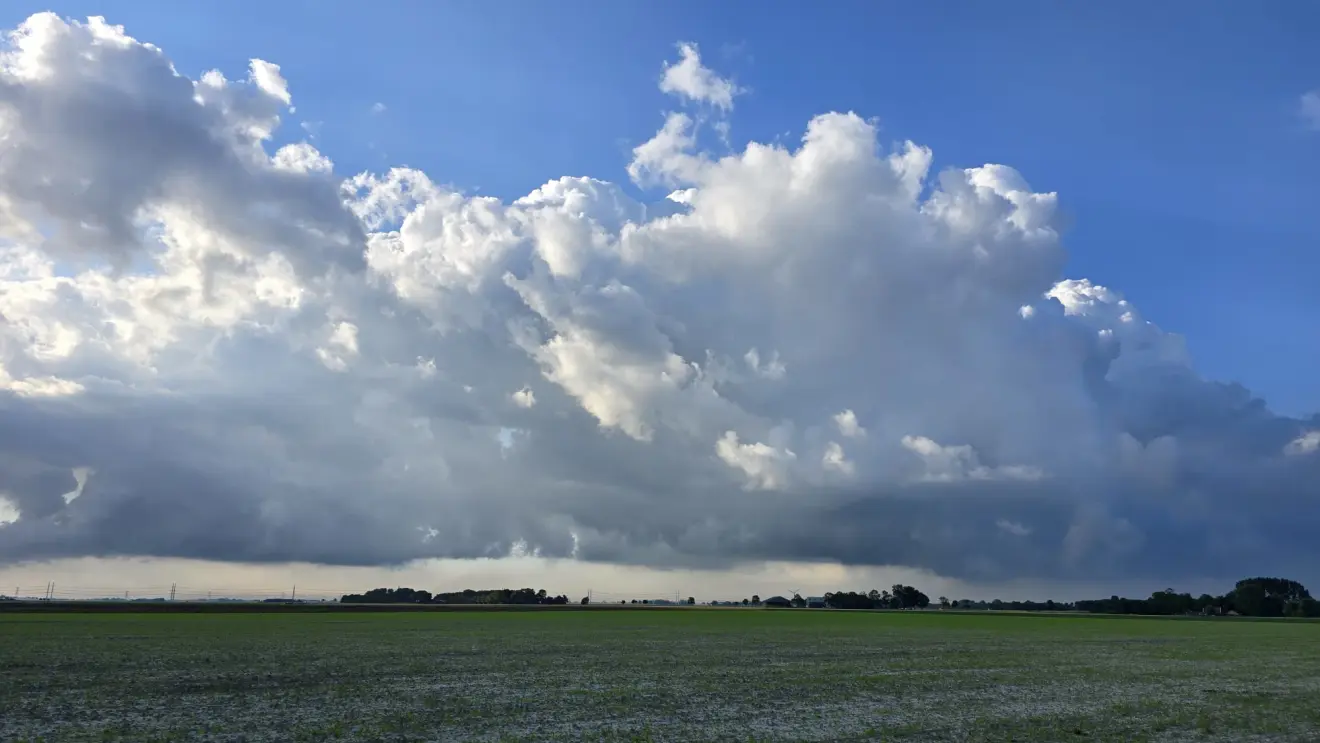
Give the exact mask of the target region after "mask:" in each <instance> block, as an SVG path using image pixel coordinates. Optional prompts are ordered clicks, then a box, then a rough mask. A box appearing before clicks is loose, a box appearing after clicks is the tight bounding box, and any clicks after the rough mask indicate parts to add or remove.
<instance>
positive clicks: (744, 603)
mask: <svg viewBox="0 0 1320 743" xmlns="http://www.w3.org/2000/svg"><path fill="white" fill-rule="evenodd" d="M749 603H751V602H750V601H748V600H747V599H743V606H747V605H748V604H749Z"/></svg>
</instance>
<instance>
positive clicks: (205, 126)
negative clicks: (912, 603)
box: [0, 15, 1320, 580]
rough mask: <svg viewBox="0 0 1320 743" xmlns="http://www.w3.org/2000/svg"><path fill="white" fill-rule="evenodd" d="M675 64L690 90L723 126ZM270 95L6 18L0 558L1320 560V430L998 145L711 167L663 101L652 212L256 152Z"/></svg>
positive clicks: (948, 566)
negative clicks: (1120, 277)
mask: <svg viewBox="0 0 1320 743" xmlns="http://www.w3.org/2000/svg"><path fill="white" fill-rule="evenodd" d="M679 55H680V56H679V58H678V59H677V60H676V61H673V62H671V63H670V64H668V65H667V66H663V67H662V66H660V65H659V64H657V69H658V70H659V72H660V73H661V77H660V80H661V85H662V87H663V88H664V89H665V90H666V91H669V92H672V93H674V94H675V98H674V105H675V106H676V107H678V108H679V109H681V108H682V107H683V106H688V105H691V106H698V107H703V108H704V109H705V110H707V111H710V110H711V109H712V108H713V109H715V110H716V111H717V112H718V115H719V116H720V117H724V116H732V115H735V114H734V104H735V95H736V94H738V93H740V92H742V89H741V88H739V87H737V86H735V85H734V84H733V83H732V82H730V81H728V80H726V79H724V78H722V77H721V76H720V75H718V74H717V73H716V72H714V71H712V70H710V69H708V68H707V67H705V66H704V65H703V64H702V61H701V59H700V56H699V52H698V50H697V49H696V48H695V47H693V46H691V45H684V46H682V47H681V48H680V51H679ZM643 82H645V81H643ZM291 83H292V85H290V83H286V81H285V79H284V77H283V75H282V74H281V72H280V69H279V67H278V66H277V65H275V64H271V63H269V62H264V61H260V60H254V61H253V62H252V64H251V69H250V72H249V74H248V76H247V77H246V79H241V80H230V79H227V78H226V77H224V76H223V75H221V74H220V73H218V72H210V73H207V74H205V75H203V76H201V78H200V79H198V80H190V79H188V78H186V77H183V76H181V75H180V74H179V73H178V72H177V71H176V70H175V69H174V68H173V67H172V66H171V64H170V61H169V59H168V57H166V56H165V54H164V52H162V51H161V50H160V49H158V48H156V47H154V46H151V45H150V44H145V43H142V42H139V41H137V40H135V39H133V38H131V37H129V36H128V35H126V33H125V31H124V29H121V28H118V27H115V26H112V25H108V24H107V23H105V22H104V21H102V20H100V19H91V20H89V21H88V22H87V23H76V22H71V21H66V20H62V19H60V18H58V17H56V16H53V15H37V16H33V17H32V18H30V19H28V20H27V21H26V22H25V23H24V24H23V25H22V26H20V27H19V28H18V29H17V30H15V31H14V32H12V34H11V35H10V36H9V39H8V42H7V44H6V45H5V47H4V51H3V57H0V560H2V561H6V562H15V561H24V560H33V559H46V558H54V557H64V556H109V555H144V556H161V557H196V558H207V559H216V560H242V561H283V560H304V561H312V562H321V563H329V564H364V565H367V564H389V563H398V562H403V561H407V560H411V559H416V558H424V557H476V556H502V555H508V554H511V553H516V554H528V553H531V554H540V555H543V556H548V557H550V556H553V557H572V558H576V559H578V560H589V561H603V562H615V563H632V564H646V565H655V566H679V565H685V566H712V567H716V566H729V565H735V564H737V563H739V562H741V561H751V560H764V559H783V560H806V561H818V560H829V561H841V562H845V563H850V564H868V565H908V566H916V567H923V568H928V569H931V570H934V571H937V572H939V573H942V574H945V575H949V576H954V577H959V578H964V579H969V580H995V579H1002V578H1013V577H1097V578H1098V577H1103V576H1112V575H1125V576H1162V577H1169V578H1171V579H1174V578H1176V577H1177V576H1179V575H1188V574H1196V575H1215V576H1232V577H1237V576H1238V574H1239V573H1240V572H1242V570H1243V569H1244V568H1245V567H1246V566H1249V567H1250V568H1251V572H1266V571H1271V570H1278V571H1292V570H1293V569H1294V568H1299V566H1304V565H1306V564H1313V562H1314V560H1315V559H1316V558H1317V557H1320V543H1317V542H1316V541H1315V539H1314V536H1313V535H1314V534H1315V533H1316V530H1317V528H1320V503H1318V502H1317V483H1320V419H1315V418H1312V419H1310V420H1298V419H1292V418H1286V417H1281V416H1278V415H1275V414H1273V413H1271V412H1270V410H1269V409H1268V408H1267V407H1266V406H1265V405H1264V404H1263V403H1262V402H1260V401H1259V400H1256V399H1253V398H1252V397H1251V395H1250V394H1249V393H1248V392H1247V391H1246V390H1244V389H1242V388H1240V387H1237V386H1233V385H1224V384H1219V383H1215V382H1212V381H1207V380H1205V379H1202V378H1201V377H1199V376H1198V375H1197V374H1196V372H1195V371H1194V370H1193V369H1192V367H1191V365H1190V361H1189V356H1188V354H1187V352H1186V350H1185V349H1184V347H1183V343H1182V342H1181V340H1180V338H1179V337H1178V336H1175V335H1171V334H1169V333H1167V332H1165V331H1163V330H1161V329H1159V328H1158V327H1156V326H1155V325H1153V324H1152V323H1150V322H1149V321H1147V320H1145V319H1143V318H1142V316H1141V314H1140V313H1139V312H1138V310H1137V308H1135V307H1133V306H1131V305H1130V304H1128V303H1127V302H1126V301H1124V300H1123V298H1122V296H1121V295H1120V294H1119V293H1118V292H1116V291H1114V290H1111V289H1107V288H1105V287H1101V286H1097V285H1094V284H1092V283H1089V282H1087V281H1085V280H1064V279H1062V277H1061V274H1060V272H1061V267H1062V266H1063V263H1064V253H1063V248H1062V246H1061V242H1060V240H1061V238H1060V234H1059V227H1058V219H1057V216H1056V197H1055V195H1054V194H1053V193H1042V192H1038V191H1034V190H1032V188H1031V187H1030V186H1029V185H1028V184H1027V182H1026V180H1025V179H1024V178H1023V176H1021V175H1020V174H1018V173H1017V172H1016V171H1014V170H1013V169H1012V168H1009V167H1006V166H1003V165H984V166H981V167H974V168H968V169H951V170H944V171H942V172H938V173H936V172H932V171H931V160H932V154H931V152H930V151H929V150H928V149H926V148H924V147H921V146H920V145H917V144H914V143H912V142H906V143H902V144H899V145H897V146H893V147H887V146H882V144H881V142H880V138H879V136H878V132H877V125H876V124H875V123H874V122H873V121H871V120H868V119H865V118H862V117H861V116H858V115H856V114H853V113H825V114H822V115H820V116H818V117H816V118H814V119H812V120H811V121H809V122H807V123H806V127H805V133H804V134H803V135H802V138H801V141H800V142H799V143H797V144H795V145H794V146H792V147H784V146H779V145H769V144H760V143H755V142H753V143H749V144H747V145H746V146H745V147H742V148H741V149H739V150H734V151H731V152H728V154H723V155H720V156H716V155H713V154H710V153H709V152H707V151H705V150H703V149H702V148H701V146H700V144H699V143H700V142H701V141H703V140H704V139H707V138H708V137H706V136H705V134H706V132H704V130H701V128H700V127H701V126H702V125H701V124H700V123H699V122H701V121H703V120H705V119H704V117H703V116H697V115H694V116H689V115H687V114H685V113H683V112H682V110H676V111H674V112H672V113H669V114H668V115H667V117H666V118H665V119H664V123H663V126H662V127H661V128H660V130H659V132H658V133H657V134H656V135H655V136H654V137H653V138H651V139H649V140H648V141H646V142H644V143H642V144H640V145H639V146H637V147H636V148H635V150H634V159H633V161H632V162H631V163H620V166H621V170H623V168H624V166H626V169H627V172H628V173H630V174H631V175H632V176H633V178H634V179H635V180H636V181H637V182H638V184H639V185H644V186H646V187H647V188H648V189H650V188H653V187H657V186H659V187H662V189H663V190H662V191H661V192H660V193H664V192H668V191H672V193H671V195H670V196H668V197H667V198H664V197H660V196H657V197H656V198H655V199H654V200H653V201H652V202H651V203H643V202H639V201H637V200H635V199H634V198H632V197H630V196H629V195H628V193H627V192H625V191H624V190H622V189H620V188H619V187H618V186H616V185H613V184H611V183H608V182H605V181H598V180H592V179H589V178H559V179H556V180H551V181H550V182H548V183H546V184H545V185H543V186H541V187H540V188H538V189H536V190H535V191H533V192H532V193H530V194H528V195H526V196H524V197H522V198H519V199H516V200H513V201H511V202H504V201H500V200H497V199H493V198H486V197H472V196H468V195H465V194H463V193H460V192H456V191H453V190H450V189H448V188H446V187H443V186H440V185H438V181H437V180H432V178H430V177H428V175H427V174H425V173H422V172H419V171H416V170H410V169H403V168H399V169H394V170H390V171H388V172H382V173H362V174H359V175H355V176H351V177H344V176H342V175H340V174H337V173H336V171H335V169H334V166H333V164H332V163H331V161H330V160H329V159H328V158H327V157H326V156H325V155H323V154H322V153H320V152H318V151H317V150H315V149H314V148H313V147H311V146H310V145H308V144H295V145H289V146H285V147H282V148H279V149H278V150H274V151H272V150H273V149H274V148H273V147H272V146H271V144H270V142H271V137H272V134H273V132H275V131H276V130H277V128H278V127H279V126H280V120H281V117H282V116H284V115H285V114H286V113H287V111H288V107H289V105H290V104H291V102H292V101H293V100H294V98H293V96H291V90H292V92H293V93H294V94H295V95H296V89H297V85H296V83H297V81H296V80H294V81H291ZM652 83H654V81H652ZM720 121H725V119H723V118H721V119H720ZM441 175H443V174H441Z"/></svg>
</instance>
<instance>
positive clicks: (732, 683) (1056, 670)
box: [0, 610, 1320, 743]
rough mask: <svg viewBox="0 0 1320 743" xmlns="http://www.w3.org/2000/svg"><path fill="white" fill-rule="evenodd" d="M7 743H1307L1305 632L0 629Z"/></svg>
mask: <svg viewBox="0 0 1320 743" xmlns="http://www.w3.org/2000/svg"><path fill="white" fill-rule="evenodd" d="M0 669H3V673H0V711H2V712H0V740H5V741H38V740H41V741H162V742H163V741H185V740H187V741H193V740H210V741H249V742H257V741H323V740H341V741H433V740H484V741H509V742H512V741H580V740H589V741H600V740H603V741H740V742H742V741H777V740H912V741H921V740H960V741H995V742H996V743H998V742H1000V741H1058V740H1078V741H1083V740H1084V741H1102V740H1104V741H1134V740H1149V741H1240V740H1287V741H1290V740H1297V741H1308V740H1316V739H1317V738H1318V737H1320V705H1317V704H1316V701H1315V700H1316V699H1317V698H1320V625H1317V624H1307V623H1293V622H1282V621H1280V622H1234V621H1170V620H1159V619H1111V618H1074V617H1043V616H1015V615H984V614H957V613H954V614H941V613H936V612H918V613H866V612H859V613H853V612H832V611H819V610H817V611H805V610H803V611H757V610H650V611H572V612H566V611H529V612H507V613H506V612H426V613H418V612H411V613H409V612H398V613H331V612H325V613H257V614H167V613H154V614H136V613H101V614H65V613H44V614H42V613H6V614H0Z"/></svg>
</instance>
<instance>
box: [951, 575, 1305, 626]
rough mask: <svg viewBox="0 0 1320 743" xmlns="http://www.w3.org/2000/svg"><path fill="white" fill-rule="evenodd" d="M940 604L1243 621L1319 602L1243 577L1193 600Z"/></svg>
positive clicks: (1296, 590) (1290, 583)
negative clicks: (1217, 592)
mask: <svg viewBox="0 0 1320 743" xmlns="http://www.w3.org/2000/svg"><path fill="white" fill-rule="evenodd" d="M940 604H941V606H944V607H949V608H955V609H980V610H991V611H994V610H1008V611H1072V612H1087V613H1092V614H1143V615H1149V616H1173V615H1180V614H1202V615H1212V616H1217V615H1226V616H1231V615H1237V616H1244V617H1320V601H1316V600H1315V599H1314V598H1312V597H1311V593H1310V591H1308V590H1306V586H1303V585H1302V584H1301V583H1298V582H1297V581H1295V580H1288V579H1287V578H1243V579H1242V580H1240V581H1238V582H1237V584H1236V585H1234V586H1233V590H1231V591H1229V592H1228V593H1225V594H1223V595H1222V596H1212V595H1210V594H1208V593H1203V594H1201V595H1200V596H1193V595H1192V594H1190V593H1179V592H1177V591H1175V590H1174V589H1172V588H1166V589H1164V590H1163V591H1156V592H1154V593H1152V594H1151V595H1150V598H1145V599H1130V598H1124V597H1121V596H1110V597H1109V598H1107V599H1091V600H1085V601H1074V602H1067V601H1044V602H1040V601H1001V600H999V599H995V600H993V601H971V600H967V599H963V600H959V601H949V600H947V599H944V598H941V599H940Z"/></svg>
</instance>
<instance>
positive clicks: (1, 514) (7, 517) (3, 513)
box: [0, 493, 21, 527]
mask: <svg viewBox="0 0 1320 743" xmlns="http://www.w3.org/2000/svg"><path fill="white" fill-rule="evenodd" d="M20 515H21V514H20V513H19V510H18V504H17V503H15V502H13V501H12V500H10V499H9V498H7V497H6V496H5V495H4V494H3V493H0V527H4V526H7V525H9V524H13V523H15V522H17V521H18V519H19V516H20Z"/></svg>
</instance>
